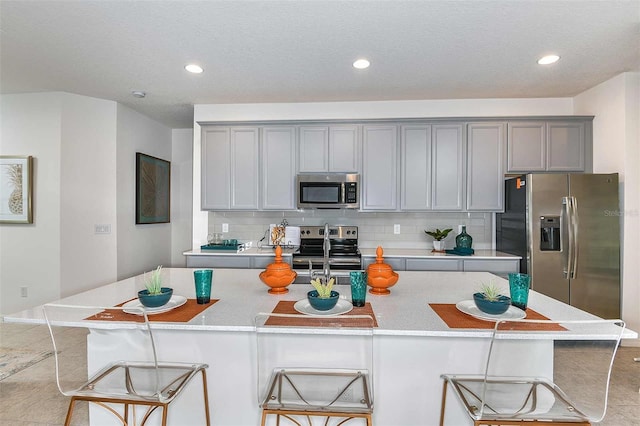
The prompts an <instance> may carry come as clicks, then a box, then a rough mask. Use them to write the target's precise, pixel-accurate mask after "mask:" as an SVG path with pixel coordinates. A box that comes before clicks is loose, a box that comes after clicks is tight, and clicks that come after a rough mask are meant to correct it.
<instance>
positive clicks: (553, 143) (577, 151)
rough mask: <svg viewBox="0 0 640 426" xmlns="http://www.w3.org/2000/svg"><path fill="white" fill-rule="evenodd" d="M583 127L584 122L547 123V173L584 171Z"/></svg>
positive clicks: (584, 142)
mask: <svg viewBox="0 0 640 426" xmlns="http://www.w3.org/2000/svg"><path fill="white" fill-rule="evenodd" d="M585 127H586V124H585V122H584V121H580V122H573V121H570V122H562V121H552V122H548V123H547V171H550V172H554V171H576V172H581V171H584V169H585V144H586V137H585V135H586V129H585Z"/></svg>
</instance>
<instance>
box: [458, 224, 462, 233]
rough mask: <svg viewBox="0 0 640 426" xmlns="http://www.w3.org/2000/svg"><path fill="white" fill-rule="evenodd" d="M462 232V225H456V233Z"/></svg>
mask: <svg viewBox="0 0 640 426" xmlns="http://www.w3.org/2000/svg"><path fill="white" fill-rule="evenodd" d="M460 233H462V225H458V234H460Z"/></svg>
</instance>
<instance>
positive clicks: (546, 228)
mask: <svg viewBox="0 0 640 426" xmlns="http://www.w3.org/2000/svg"><path fill="white" fill-rule="evenodd" d="M540 251H560V216H540Z"/></svg>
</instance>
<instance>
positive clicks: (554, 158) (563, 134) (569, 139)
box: [507, 119, 591, 172]
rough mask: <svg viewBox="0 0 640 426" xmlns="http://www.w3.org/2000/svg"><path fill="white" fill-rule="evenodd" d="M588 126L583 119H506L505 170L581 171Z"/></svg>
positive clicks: (584, 167) (584, 160) (584, 156)
mask: <svg viewBox="0 0 640 426" xmlns="http://www.w3.org/2000/svg"><path fill="white" fill-rule="evenodd" d="M588 125H590V124H589V122H587V121H586V120H584V119H581V120H566V121H559V120H548V121H513V122H509V124H508V136H507V172H546V171H550V172H555V171H558V172H560V171H562V172H565V171H566V172H571V171H574V172H576V171H577V172H582V171H585V170H586V169H587V167H586V166H585V164H586V159H587V155H586V154H587V149H588V148H589V147H590V143H591V141H590V138H588V137H587V130H588V129H590V127H588ZM589 134H590V133H589Z"/></svg>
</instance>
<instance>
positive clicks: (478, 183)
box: [466, 122, 506, 211]
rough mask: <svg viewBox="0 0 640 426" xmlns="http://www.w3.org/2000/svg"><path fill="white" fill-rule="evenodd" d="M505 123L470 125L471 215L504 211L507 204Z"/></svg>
mask: <svg viewBox="0 0 640 426" xmlns="http://www.w3.org/2000/svg"><path fill="white" fill-rule="evenodd" d="M505 128H506V124H505V123H504V122H499V123H492V122H478V123H469V124H468V125H467V208H466V210H468V211H501V210H502V209H503V204H504V201H503V200H504V158H505Z"/></svg>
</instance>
